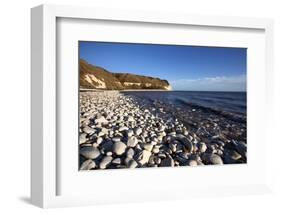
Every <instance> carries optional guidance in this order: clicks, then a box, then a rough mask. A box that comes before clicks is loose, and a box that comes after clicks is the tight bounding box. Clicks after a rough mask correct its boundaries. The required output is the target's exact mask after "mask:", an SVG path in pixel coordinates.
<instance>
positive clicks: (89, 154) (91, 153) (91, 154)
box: [80, 146, 100, 159]
mask: <svg viewBox="0 0 281 213" xmlns="http://www.w3.org/2000/svg"><path fill="white" fill-rule="evenodd" d="M80 154H81V155H83V156H84V157H85V158H87V159H96V158H97V157H99V156H100V151H99V149H98V148H95V147H92V146H85V147H82V148H81V149H80Z"/></svg>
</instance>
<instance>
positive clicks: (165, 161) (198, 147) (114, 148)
mask: <svg viewBox="0 0 281 213" xmlns="http://www.w3.org/2000/svg"><path fill="white" fill-rule="evenodd" d="M185 110H189V111H188V112H185ZM178 113H183V114H182V115H180V114H178ZM192 113H193V114H192ZM196 113H199V114H198V115H196ZM194 114H195V116H194ZM192 115H193V117H194V118H193V117H192ZM184 116H185V117H184ZM186 116H189V117H186ZM200 116H202V113H201V114H200V111H196V110H194V109H192V108H190V109H184V110H183V109H178V108H175V107H174V106H170V105H169V104H165V103H162V102H161V101H157V100H156V101H154V102H153V103H151V102H149V101H147V100H145V99H143V98H141V97H138V96H134V95H128V94H124V93H120V92H118V91H91V92H89V91H84V92H80V132H79V134H80V139H79V154H80V155H79V156H80V157H79V168H80V170H93V169H116V168H141V167H177V166H197V165H222V164H231V163H246V162H247V144H246V143H245V140H244V137H245V136H244V135H243V131H244V130H243V128H242V130H243V131H242V130H241V128H240V129H239V128H238V127H237V129H236V127H235V123H234V124H233V125H232V127H233V128H230V129H229V131H228V130H227V131H226V127H224V125H229V124H225V123H223V120H222V122H221V123H222V124H221V126H220V123H217V122H216V119H217V117H212V115H210V116H208V117H210V118H212V119H211V120H208V119H205V118H204V119H201V117H200ZM183 118H184V119H183ZM189 118H190V119H189ZM188 119H189V120H191V121H193V120H194V119H200V122H201V123H199V126H198V125H197V126H192V125H194V122H191V123H192V125H189V123H188V122H186V121H187V120H188ZM205 120H208V122H207V123H204V122H203V121H205ZM241 131H242V132H241ZM241 135H242V136H241ZM241 138H242V139H241Z"/></svg>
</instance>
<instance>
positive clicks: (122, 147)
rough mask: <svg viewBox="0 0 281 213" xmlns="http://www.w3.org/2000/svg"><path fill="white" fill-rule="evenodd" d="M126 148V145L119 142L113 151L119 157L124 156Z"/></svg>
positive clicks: (115, 144) (114, 145)
mask: <svg viewBox="0 0 281 213" xmlns="http://www.w3.org/2000/svg"><path fill="white" fill-rule="evenodd" d="M126 148H127V146H126V144H124V143H123V142H119V141H118V142H115V143H114V144H113V148H112V151H113V152H114V153H115V154H117V155H122V154H123V153H124V152H125V150H126Z"/></svg>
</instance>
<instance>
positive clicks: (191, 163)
mask: <svg viewBox="0 0 281 213" xmlns="http://www.w3.org/2000/svg"><path fill="white" fill-rule="evenodd" d="M188 165H189V166H197V165H198V164H197V161H195V160H190V161H188Z"/></svg>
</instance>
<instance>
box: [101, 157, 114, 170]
mask: <svg viewBox="0 0 281 213" xmlns="http://www.w3.org/2000/svg"><path fill="white" fill-rule="evenodd" d="M112 159H113V158H112V157H111V156H105V157H104V158H103V159H102V161H101V162H100V165H99V167H100V169H105V168H106V167H108V165H109V164H110V163H111V161H112Z"/></svg>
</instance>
